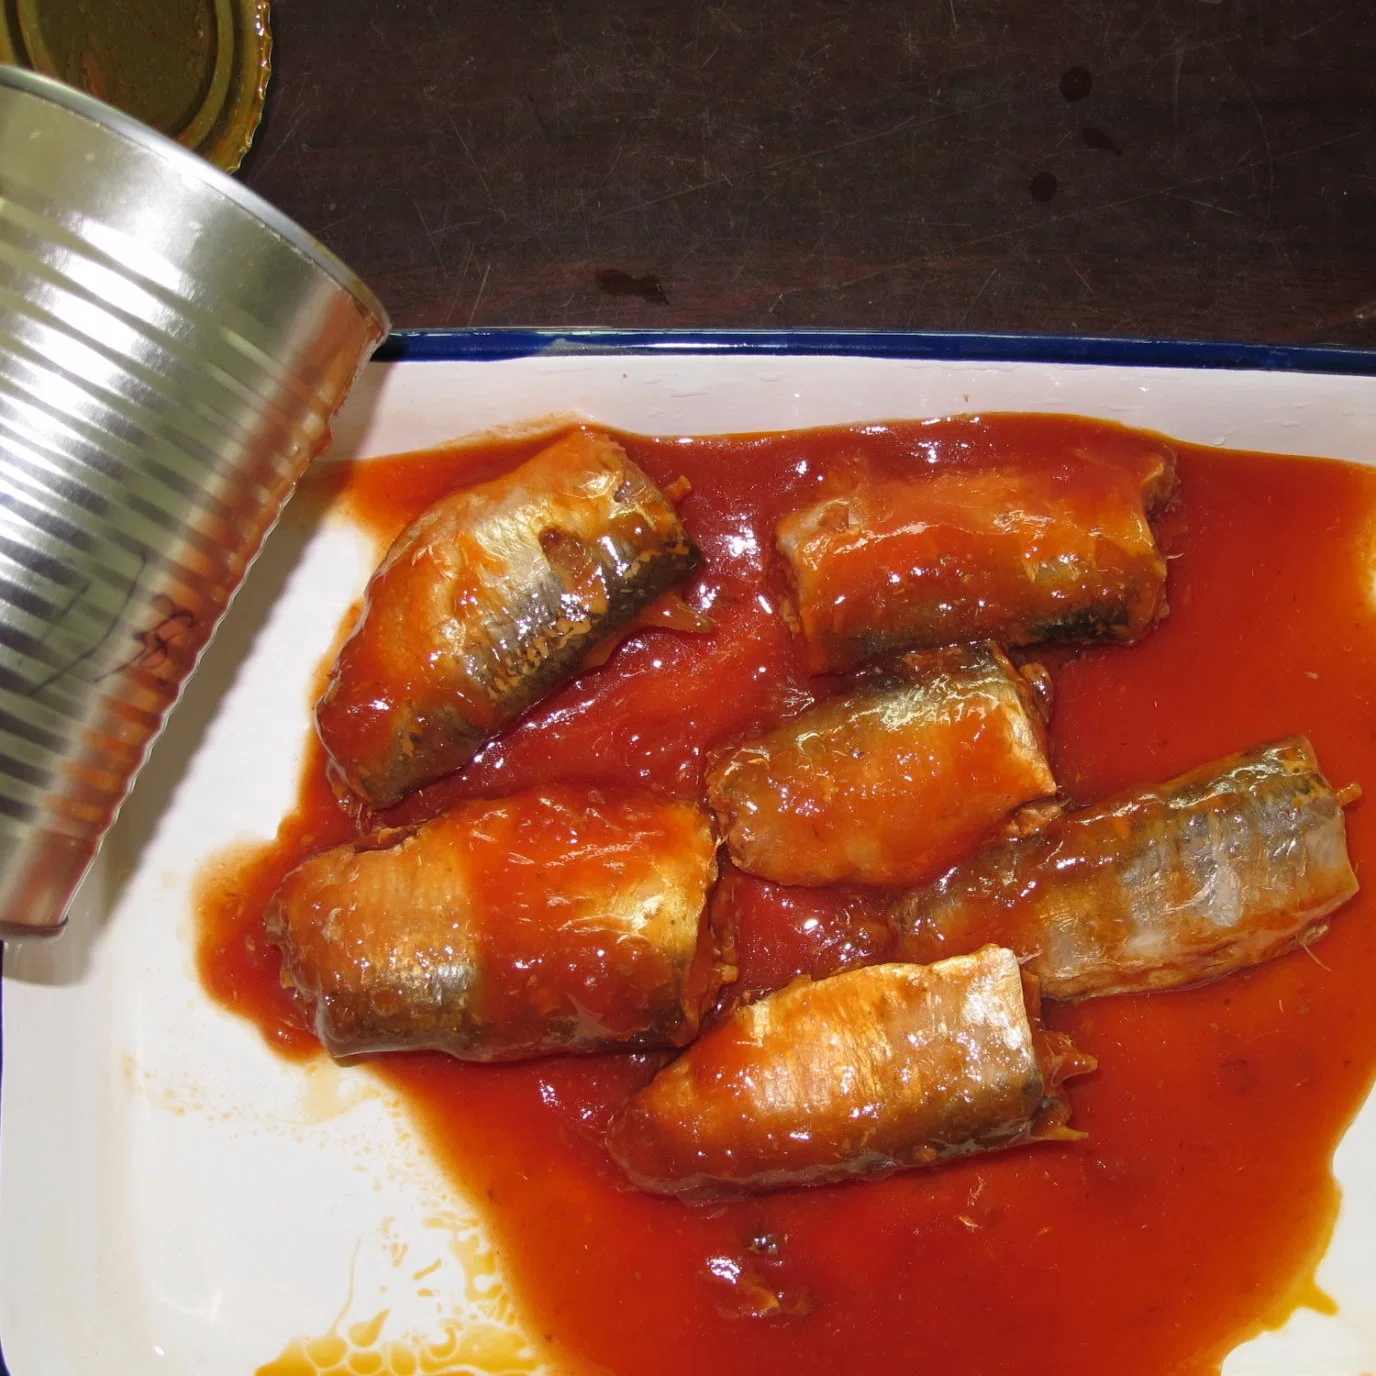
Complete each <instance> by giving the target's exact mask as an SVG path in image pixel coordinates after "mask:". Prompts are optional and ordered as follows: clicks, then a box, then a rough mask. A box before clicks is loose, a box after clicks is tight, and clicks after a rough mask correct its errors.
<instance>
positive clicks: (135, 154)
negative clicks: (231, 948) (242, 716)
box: [0, 67, 388, 937]
mask: <svg viewBox="0 0 1376 1376" xmlns="http://www.w3.org/2000/svg"><path fill="white" fill-rule="evenodd" d="M387 329H388V320H387V316H386V313H385V312H384V311H383V309H382V307H381V306H380V305H379V303H378V302H377V300H376V299H375V298H374V297H373V295H372V293H371V292H369V291H368V289H367V288H366V287H365V286H364V285H363V283H362V282H361V281H359V280H358V278H357V277H355V276H354V275H353V274H352V273H351V272H350V271H349V270H348V269H347V268H346V267H345V266H344V265H343V264H342V263H341V262H340V261H339V260H338V259H336V258H335V257H334V256H333V255H332V254H330V253H329V252H328V251H326V250H325V249H324V248H323V247H321V245H319V244H318V243H316V242H315V241H314V240H313V239H311V238H310V237H309V236H308V235H306V234H305V233H304V232H303V231H302V230H300V229H299V228H298V227H297V226H295V225H294V224H292V223H291V221H289V220H288V219H286V218H285V217H284V216H282V215H280V214H279V213H278V212H277V211H275V210H273V208H272V207H271V206H269V205H268V204H267V203H266V202H264V201H262V200H261V199H260V198H259V197H257V196H255V195H254V194H253V193H252V192H250V191H248V190H247V189H245V188H244V187H242V186H240V185H239V184H238V183H236V182H234V181H232V180H231V179H230V178H228V177H226V176H224V175H223V174H222V173H220V172H218V171H217V170H216V169H215V168H213V167H211V166H210V165H209V164H208V163H207V162H205V161H204V160H203V159H201V158H199V157H197V156H195V155H194V154H192V153H189V152H187V151H186V150H185V149H184V148H182V147H180V146H178V145H177V144H175V143H173V142H172V141H171V140H169V139H165V138H163V137H162V136H161V135H159V134H157V133H155V132H153V131H152V130H151V129H148V128H147V127H145V126H144V125H141V124H139V123H137V122H136V121H134V120H132V119H129V118H128V117H126V116H124V115H121V114H120V113H118V112H117V111H115V110H112V109H111V108H109V107H108V106H105V105H102V104H101V103H99V102H98V101H95V100H93V99H91V98H90V97H89V96H86V95H84V94H82V93H80V92H78V91H74V90H72V89H71V88H69V87H66V86H63V85H61V84H59V83H58V82H55V81H51V80H49V79H47V78H45V77H42V76H38V75H35V74H33V73H30V72H24V71H20V70H18V69H14V68H3V67H0V936H4V937H15V936H27V935H41V934H44V933H51V932H53V931H56V930H58V929H59V928H60V927H61V925H62V922H63V920H64V915H65V910H66V907H67V904H68V902H69V900H70V898H71V895H72V893H73V891H74V890H75V888H76V886H77V884H78V883H79V882H80V880H81V878H82V876H83V875H84V874H85V872H86V870H87V869H88V867H89V866H90V863H91V861H92V859H93V858H94V856H95V853H96V850H97V847H98V846H99V844H100V841H101V838H102V837H103V836H104V834H105V832H106V831H107V830H108V829H109V827H110V824H111V823H112V822H113V820H114V817H115V813H116V812H117V810H118V808H119V806H120V803H121V802H122V801H123V799H124V797H125V794H126V793H127V792H128V789H129V786H130V784H131V783H132V782H133V778H134V775H135V774H136V773H137V771H138V769H139V767H140V765H141V764H142V762H143V759H144V756H145V755H146V753H147V751H148V748H149V746H150V745H151V744H152V742H153V740H154V738H155V737H156V736H157V734H158V732H159V730H160V729H161V727H162V723H163V719H164V717H165V715H166V713H167V711H168V709H169V708H170V707H171V706H172V705H173V703H174V702H175V701H176V699H177V697H178V695H179V693H180V692H181V689H182V686H183V684H184V683H185V681H186V678H187V676H188V675H189V674H190V672H191V670H192V669H193V668H194V666H195V664H196V661H197V659H198V658H199V656H200V654H201V651H202V650H203V649H204V648H205V646H206V644H207V642H208V641H209V639H210V636H211V633H212V632H213V631H214V629H215V626H216V625H217V623H218V622H219V620H220V618H221V616H222V615H223V613H224V610H225V608H226V606H227V605H228V603H229V600H230V598H231V596H232V595H233V593H234V591H235V589H236V588H237V587H238V585H239V583H240V581H241V580H242V578H243V576H244V573H245V571H246V569H247V568H248V565H249V564H250V563H251V562H252V560H253V558H254V556H255V555H256V554H257V552H258V549H259V547H260V546H261V544H262V541H263V538H264V536H265V535H266V534H267V532H268V530H269V529H270V528H271V527H272V525H273V523H274V522H275V521H276V519H277V517H278V515H279V513H280V512H281V509H282V505H283V503H284V502H285V500H286V498H287V496H288V495H289V494H290V493H291V490H292V488H293V486H294V485H295V483H296V481H297V479H298V478H299V477H300V475H301V473H302V471H303V470H304V469H305V467H306V465H307V464H308V463H309V462H310V460H311V458H312V457H313V456H314V455H315V454H316V453H318V452H319V451H320V450H322V449H323V448H324V447H325V445H326V444H327V443H328V440H329V426H330V420H331V417H332V416H333V414H334V412H335V411H336V410H337V409H338V407H339V406H340V404H341V403H342V402H343V400H344V398H345V396H346V395H347V394H348V392H349V390H350V388H351V387H352V386H353V383H354V382H355V380H356V379H357V377H358V374H359V372H360V370H361V369H362V366H363V364H364V363H365V362H366V361H367V359H368V357H369V355H370V354H371V352H372V350H373V349H374V348H375V347H376V345H377V344H378V343H379V342H380V341H381V340H382V339H383V338H384V337H385V335H386V332H387Z"/></svg>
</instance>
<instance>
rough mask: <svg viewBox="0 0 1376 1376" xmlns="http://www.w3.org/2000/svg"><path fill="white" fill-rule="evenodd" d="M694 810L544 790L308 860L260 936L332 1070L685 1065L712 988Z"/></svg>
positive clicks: (473, 805) (712, 952)
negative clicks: (572, 1062)
mask: <svg viewBox="0 0 1376 1376" xmlns="http://www.w3.org/2000/svg"><path fill="white" fill-rule="evenodd" d="M715 878H716V838H715V836H714V835H713V832H712V825H711V820H710V818H709V817H708V816H707V815H706V813H705V812H704V811H703V810H702V809H701V808H699V807H697V806H696V805H695V804H692V803H687V802H679V801H675V800H666V799H663V798H660V797H657V796H655V795H653V794H648V793H643V792H639V791H615V790H604V789H589V788H579V787H574V786H570V785H551V786H548V787H544V788H536V789H530V790H527V791H525V792H522V793H517V794H513V795H511V796H510V797H507V798H498V799H493V800H487V801H477V802H464V803H459V804H458V805H457V806H455V807H453V808H451V809H450V810H449V811H447V812H445V813H442V814H441V815H440V816H438V817H436V818H433V819H432V820H430V821H428V822H424V823H422V824H421V825H419V826H417V827H413V828H392V829H391V830H388V831H383V832H381V833H378V834H376V835H373V836H369V837H365V838H364V839H362V840H360V841H358V842H355V843H352V844H349V845H343V846H337V847H335V848H334V849H333V850H328V851H324V852H323V853H321V854H319V855H315V856H312V857H311V858H309V859H307V860H305V861H304V862H303V863H301V864H300V865H298V866H297V867H296V868H295V869H294V870H292V871H291V873H289V874H288V875H287V876H286V878H285V879H284V880H283V881H282V884H281V886H280V887H279V888H278V890H277V892H276V894H275V895H274V896H273V898H272V901H271V902H270V904H269V906H268V909H267V914H266V925H267V930H268V934H269V937H270V939H271V940H273V941H274V942H276V943H277V944H278V945H279V946H280V948H281V951H282V962H283V980H284V983H286V984H287V985H288V986H289V987H291V988H294V989H295V990H296V992H297V995H298V996H299V998H300V1000H301V1001H302V1003H303V1004H304V1005H305V1007H306V1008H307V1009H308V1010H309V1012H310V1014H311V1017H312V1021H313V1024H314V1027H315V1030H316V1033H317V1035H318V1036H319V1038H320V1041H321V1042H322V1043H323V1044H324V1046H325V1048H326V1050H328V1051H329V1052H331V1053H332V1054H333V1055H335V1056H350V1055H354V1054H356V1053H359V1052H365V1051H394V1050H399V1049H414V1048H429V1049H433V1050H436V1051H444V1052H447V1053H449V1054H450V1055H451V1056H457V1057H460V1058H462V1059H465V1060H475V1061H496V1060H516V1059H520V1058H523V1057H529V1056H541V1055H546V1054H548V1053H551V1052H568V1051H579V1052H583V1051H600V1050H605V1049H609V1048H623V1049H624V1048H662V1047H675V1046H682V1045H683V1044H684V1043H685V1042H688V1041H690V1040H691V1039H692V1037H693V1036H694V1035H695V1034H696V1032H697V1030H698V1023H699V1019H700V1018H701V1016H702V1013H703V1010H704V1009H705V1008H706V1007H707V1005H708V1004H709V1003H710V1002H711V1001H712V999H713V998H714V997H715V994H716V990H717V986H718V984H719V982H720V978H721V970H720V969H719V967H718V963H717V951H716V940H715V935H714V933H713V932H712V930H711V924H710V923H709V921H708V916H707V898H708V894H709V892H710V890H711V887H712V884H713V881H714V880H715Z"/></svg>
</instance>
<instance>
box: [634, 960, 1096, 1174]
mask: <svg viewBox="0 0 1376 1376" xmlns="http://www.w3.org/2000/svg"><path fill="white" fill-rule="evenodd" d="M1030 994H1031V997H1030V1002H1029V998H1028V996H1027V993H1025V987H1024V980H1023V977H1022V974H1021V972H1020V971H1019V969H1018V963H1017V959H1016V957H1015V956H1014V955H1013V953H1012V952H1011V951H1007V950H1001V949H999V948H998V947H996V946H986V947H984V948H983V949H981V950H978V951H975V952H973V953H971V954H969V955H963V956H956V957H953V958H952V959H949V960H942V961H938V962H937V963H936V964H934V965H929V966H923V965H910V964H886V965H870V966H866V967H863V968H861V969H858V970H849V971H846V972H845V973H844V974H839V975H833V976H831V977H830V978H829V979H823V980H816V981H811V980H807V979H801V980H796V981H795V982H794V983H792V984H790V985H788V986H787V987H785V988H783V989H780V990H778V991H776V992H775V993H772V994H767V995H766V996H765V997H763V998H762V999H760V1000H759V1001H758V1002H756V1003H752V1004H748V1005H746V1006H744V1007H742V1008H738V1009H736V1010H735V1011H734V1012H733V1013H731V1014H730V1015H728V1016H727V1017H726V1018H724V1019H723V1020H722V1021H721V1022H718V1023H716V1024H715V1025H714V1026H712V1027H711V1028H709V1029H708V1030H707V1031H706V1032H705V1033H703V1035H702V1036H701V1037H700V1038H699V1039H698V1040H697V1041H696V1042H694V1043H693V1045H692V1046H691V1047H689V1048H688V1050H687V1051H685V1052H684V1053H683V1054H682V1055H681V1056H680V1057H679V1058H678V1059H677V1060H675V1061H674V1062H673V1063H672V1064H670V1065H669V1066H667V1067H666V1068H665V1069H663V1070H661V1071H660V1072H659V1073H658V1074H657V1075H656V1076H655V1077H654V1079H652V1080H651V1081H650V1082H649V1084H648V1085H646V1086H645V1087H644V1088H643V1089H640V1090H638V1091H637V1092H636V1093H635V1094H633V1095H632V1096H631V1098H630V1099H629V1100H628V1101H627V1103H626V1104H625V1106H624V1107H623V1108H622V1109H621V1110H620V1111H619V1112H618V1113H617V1114H616V1116H615V1117H614V1118H613V1119H612V1121H611V1123H610V1125H609V1127H608V1132H607V1146H608V1149H609V1150H610V1152H611V1154H612V1156H613V1157H614V1158H615V1160H616V1161H617V1162H618V1163H619V1164H620V1166H621V1168H622V1169H623V1170H624V1171H625V1172H626V1175H627V1176H628V1177H629V1178H630V1180H631V1182H632V1183H633V1184H635V1185H636V1186H638V1187H639V1188H640V1189H642V1190H647V1191H650V1192H652V1193H654V1194H668V1195H679V1196H682V1197H687V1198H699V1199H711V1198H715V1197H723V1196H730V1195H732V1194H739V1193H743V1192H753V1191H763V1190H773V1189H780V1188H783V1187H786V1186H793V1185H818V1184H823V1183H825V1182H829V1181H837V1180H846V1179H850V1178H853V1177H857V1176H877V1175H887V1174H889V1173H890V1172H892V1171H897V1170H904V1169H906V1168H908V1167H913V1166H927V1165H931V1164H932V1163H934V1162H938V1161H942V1160H945V1159H948V1158H951V1157H959V1156H968V1155H971V1154H972V1153H975V1152H982V1151H990V1150H993V1149H995V1148H999V1147H1011V1146H1016V1145H1018V1144H1019V1143H1023V1142H1031V1141H1039V1140H1056V1139H1062V1140H1063V1139H1066V1138H1070V1137H1075V1136H1078V1135H1079V1134H1077V1133H1073V1132H1072V1131H1070V1130H1069V1129H1068V1128H1067V1127H1066V1121H1067V1118H1068V1115H1069V1105H1068V1102H1067V1100H1066V1096H1065V1094H1064V1091H1063V1089H1062V1087H1061V1086H1062V1082H1063V1081H1064V1080H1065V1079H1066V1078H1068V1077H1069V1076H1071V1075H1074V1074H1080V1073H1082V1072H1084V1071H1086V1070H1089V1069H1092V1067H1093V1064H1094V1063H1093V1061H1092V1060H1091V1059H1090V1058H1089V1057H1086V1056H1084V1055H1082V1054H1081V1053H1079V1052H1077V1051H1076V1050H1075V1049H1074V1048H1073V1047H1072V1046H1071V1044H1070V1042H1069V1040H1068V1039H1067V1038H1065V1037H1063V1036H1060V1035H1059V1034H1056V1033H1050V1032H1046V1031H1045V1030H1043V1029H1042V1027H1041V1023H1040V1016H1039V1012H1038V1008H1037V1004H1036V994H1035V990H1034V989H1032V990H1031V991H1030Z"/></svg>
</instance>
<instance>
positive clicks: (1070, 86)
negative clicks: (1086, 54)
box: [1061, 67, 1094, 100]
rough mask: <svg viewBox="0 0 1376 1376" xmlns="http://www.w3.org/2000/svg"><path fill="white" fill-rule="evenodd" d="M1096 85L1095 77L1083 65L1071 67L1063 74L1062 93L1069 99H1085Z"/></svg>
mask: <svg viewBox="0 0 1376 1376" xmlns="http://www.w3.org/2000/svg"><path fill="white" fill-rule="evenodd" d="M1093 85H1094V78H1093V77H1092V76H1090V74H1089V73H1088V72H1087V71H1086V70H1085V69H1084V68H1083V67H1069V68H1067V69H1066V70H1065V71H1064V72H1063V73H1062V74H1061V94H1062V95H1063V96H1064V97H1065V98H1066V99H1067V100H1083V99H1084V98H1085V97H1086V96H1087V95H1088V94H1089V92H1090V90H1091V88H1092V87H1093Z"/></svg>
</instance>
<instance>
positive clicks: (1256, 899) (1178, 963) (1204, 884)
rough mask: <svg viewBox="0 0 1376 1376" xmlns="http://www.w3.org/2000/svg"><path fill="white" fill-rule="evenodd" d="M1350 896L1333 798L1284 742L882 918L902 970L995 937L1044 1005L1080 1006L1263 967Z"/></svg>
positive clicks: (957, 872) (1085, 813) (1000, 850)
mask: <svg viewBox="0 0 1376 1376" xmlns="http://www.w3.org/2000/svg"><path fill="white" fill-rule="evenodd" d="M1356 892H1357V878H1356V875H1355V874H1354V873H1353V871H1352V866H1351V863H1350V861H1349V859H1348V855H1347V842H1346V828H1345V825H1344V819H1343V804H1342V800H1341V799H1340V798H1339V796H1338V795H1337V794H1336V793H1335V792H1334V790H1333V788H1332V787H1331V786H1330V785H1329V783H1328V781H1327V780H1326V779H1325V778H1324V776H1323V774H1322V773H1321V772H1320V770H1319V765H1318V760H1317V758H1316V757H1315V754H1314V750H1313V747H1312V746H1311V745H1310V743H1309V742H1308V741H1307V740H1305V739H1304V738H1303V737H1300V736H1295V737H1289V738H1287V739H1285V740H1281V741H1276V742H1273V743H1271V744H1269V745H1263V746H1258V747H1257V748H1255V749H1253V750H1248V751H1243V752H1240V753H1238V754H1235V755H1230V756H1227V757H1225V758H1223V759H1219V760H1214V761H1212V762H1210V763H1209V764H1206V765H1203V766H1201V767H1200V768H1198V769H1194V770H1191V771H1189V772H1188V773H1186V774H1182V775H1179V776H1178V777H1176V778H1174V779H1171V780H1168V781H1167V782H1166V783H1163V784H1160V785H1158V786H1156V787H1151V788H1143V789H1137V790H1133V791H1129V792H1126V793H1122V794H1119V795H1117V796H1116V797H1113V798H1109V799H1107V800H1105V801H1103V802H1101V803H1097V804H1095V805H1093V806H1091V807H1087V808H1081V809H1078V810H1076V811H1073V812H1067V813H1064V814H1062V815H1061V816H1059V817H1057V818H1054V819H1053V820H1051V821H1050V822H1049V823H1047V825H1045V826H1044V827H1042V828H1041V829H1040V830H1036V831H1033V832H1031V833H1029V834H1026V835H1022V836H1017V837H1013V838H1010V839H1008V840H1002V841H995V842H992V843H990V844H988V845H986V846H985V847H984V848H982V849H981V850H980V851H978V852H977V853H976V854H975V855H974V856H972V857H971V858H970V859H968V860H967V861H964V862H962V863H959V864H956V865H955V866H953V867H952V868H951V869H949V870H948V871H947V872H946V873H945V874H943V875H941V876H940V877H939V878H938V879H936V880H934V881H933V882H931V883H930V884H927V885H925V886H923V887H921V888H918V889H915V890H913V891H912V892H910V893H908V894H906V895H904V896H903V897H902V898H900V899H899V900H898V901H897V903H896V904H895V906H894V909H893V916H894V918H895V921H896V924H897V926H898V928H899V931H900V949H901V950H902V951H904V952H905V953H907V954H909V955H910V956H912V957H913V958H928V959H930V958H931V957H932V955H933V954H934V953H938V952H940V953H945V952H954V951H958V950H960V949H962V947H964V946H967V945H974V944H978V943H979V942H982V941H985V940H998V941H1002V942H1004V943H1006V944H1007V945H1009V946H1010V947H1012V948H1013V949H1014V950H1015V951H1017V953H1018V956H1019V958H1020V959H1021V960H1022V961H1023V964H1024V967H1025V968H1026V969H1027V970H1028V971H1030V972H1031V973H1032V974H1034V975H1035V976H1036V977H1037V979H1038V980H1039V981H1040V984H1041V988H1042V992H1043V994H1044V995H1045V996H1046V997H1047V998H1050V999H1084V998H1096V997H1101V996H1104V995H1110V994H1124V993H1133V992H1139V991H1146V990H1153V989H1179V988H1187V987H1190V986H1192V985H1196V984H1204V983H1207V982H1209V981H1211V980H1214V979H1219V978H1221V977H1222V976H1224V975H1227V974H1230V973H1232V972H1233V971H1236V970H1241V969H1245V968H1247V967H1249V966H1252V965H1257V964H1260V963H1261V962H1263V961H1266V960H1271V959H1273V958H1274V957H1276V956H1279V955H1283V954H1284V953H1285V952H1287V951H1289V950H1292V949H1293V948H1294V947H1296V946H1298V945H1301V944H1308V943H1309V942H1311V941H1314V940H1316V939H1317V938H1318V937H1319V936H1321V935H1322V934H1323V932H1324V931H1325V930H1326V929H1327V925H1328V923H1327V919H1328V917H1329V916H1330V914H1332V913H1333V912H1334V911H1335V910H1336V909H1338V908H1339V907H1341V906H1342V905H1343V904H1344V903H1346V902H1347V901H1348V900H1349V899H1350V898H1352V897H1353V895H1354V894H1355V893H1356Z"/></svg>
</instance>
